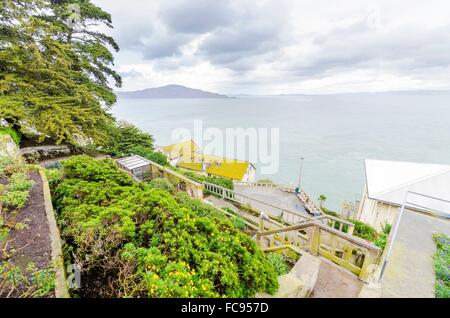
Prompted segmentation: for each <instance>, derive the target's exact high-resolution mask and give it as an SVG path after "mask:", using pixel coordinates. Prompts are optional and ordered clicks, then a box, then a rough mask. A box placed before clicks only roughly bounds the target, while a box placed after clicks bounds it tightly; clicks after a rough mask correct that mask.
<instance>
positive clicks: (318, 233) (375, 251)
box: [256, 221, 381, 282]
mask: <svg viewBox="0 0 450 318" xmlns="http://www.w3.org/2000/svg"><path fill="white" fill-rule="evenodd" d="M256 239H257V242H258V244H259V246H260V247H262V248H263V249H266V250H267V249H269V250H271V249H276V248H277V247H279V246H287V245H291V246H293V247H297V248H300V249H303V250H305V251H307V252H309V253H311V254H313V255H316V256H317V255H321V256H323V257H325V258H327V259H329V260H331V261H332V262H334V263H336V264H338V265H340V266H342V267H344V268H346V269H348V270H350V271H351V272H352V273H354V274H355V275H357V276H358V277H359V279H360V280H362V281H364V282H368V281H369V280H370V277H371V275H373V274H374V273H375V270H376V268H377V266H378V265H377V264H378V261H379V257H380V254H381V250H380V248H379V247H378V246H376V245H374V244H372V243H369V242H366V241H364V240H363V239H360V238H358V237H355V236H352V235H350V234H347V233H343V232H341V231H339V230H336V229H334V228H331V227H329V226H326V225H323V224H322V223H320V222H318V221H311V222H305V223H303V224H298V225H293V226H289V227H285V228H282V229H275V230H269V231H261V230H260V231H258V232H257V234H256Z"/></svg>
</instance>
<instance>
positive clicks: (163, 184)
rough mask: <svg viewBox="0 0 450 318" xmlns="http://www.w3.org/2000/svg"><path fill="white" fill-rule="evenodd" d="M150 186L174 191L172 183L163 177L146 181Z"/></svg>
mask: <svg viewBox="0 0 450 318" xmlns="http://www.w3.org/2000/svg"><path fill="white" fill-rule="evenodd" d="M148 184H149V185H150V186H151V187H152V188H155V189H163V190H166V191H167V192H170V193H174V192H175V187H174V186H173V184H172V183H170V181H168V180H166V179H164V178H156V179H153V180H151V181H150V182H149V183H148Z"/></svg>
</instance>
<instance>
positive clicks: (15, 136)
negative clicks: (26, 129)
mask: <svg viewBox="0 0 450 318" xmlns="http://www.w3.org/2000/svg"><path fill="white" fill-rule="evenodd" d="M2 135H10V136H11V138H12V140H14V142H15V143H16V144H17V145H18V144H20V141H21V137H20V134H19V133H18V132H17V131H16V130H14V129H13V128H10V127H0V136H2Z"/></svg>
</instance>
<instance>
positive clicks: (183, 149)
mask: <svg viewBox="0 0 450 318" xmlns="http://www.w3.org/2000/svg"><path fill="white" fill-rule="evenodd" d="M162 150H163V152H164V153H165V154H166V156H168V157H169V159H173V158H177V157H180V156H183V155H184V156H187V158H192V156H193V155H194V154H195V153H196V152H199V151H200V148H199V147H198V145H197V144H196V143H195V142H194V141H193V140H192V139H190V140H186V141H183V142H180V143H178V144H172V145H168V146H164V147H162Z"/></svg>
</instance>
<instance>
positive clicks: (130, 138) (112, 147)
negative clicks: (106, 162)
mask: <svg viewBox="0 0 450 318" xmlns="http://www.w3.org/2000/svg"><path fill="white" fill-rule="evenodd" d="M107 135H108V139H107V140H106V141H105V142H104V143H102V144H100V145H99V146H101V150H102V151H103V152H106V153H108V154H110V155H112V156H125V155H129V154H131V153H133V150H134V151H136V150H137V151H142V153H144V154H148V153H149V152H153V137H152V135H150V134H148V133H145V132H143V131H141V130H140V129H139V128H138V127H136V126H134V125H132V124H129V123H126V122H120V123H118V124H113V125H111V126H109V127H108V130H107ZM135 154H139V153H135Z"/></svg>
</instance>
